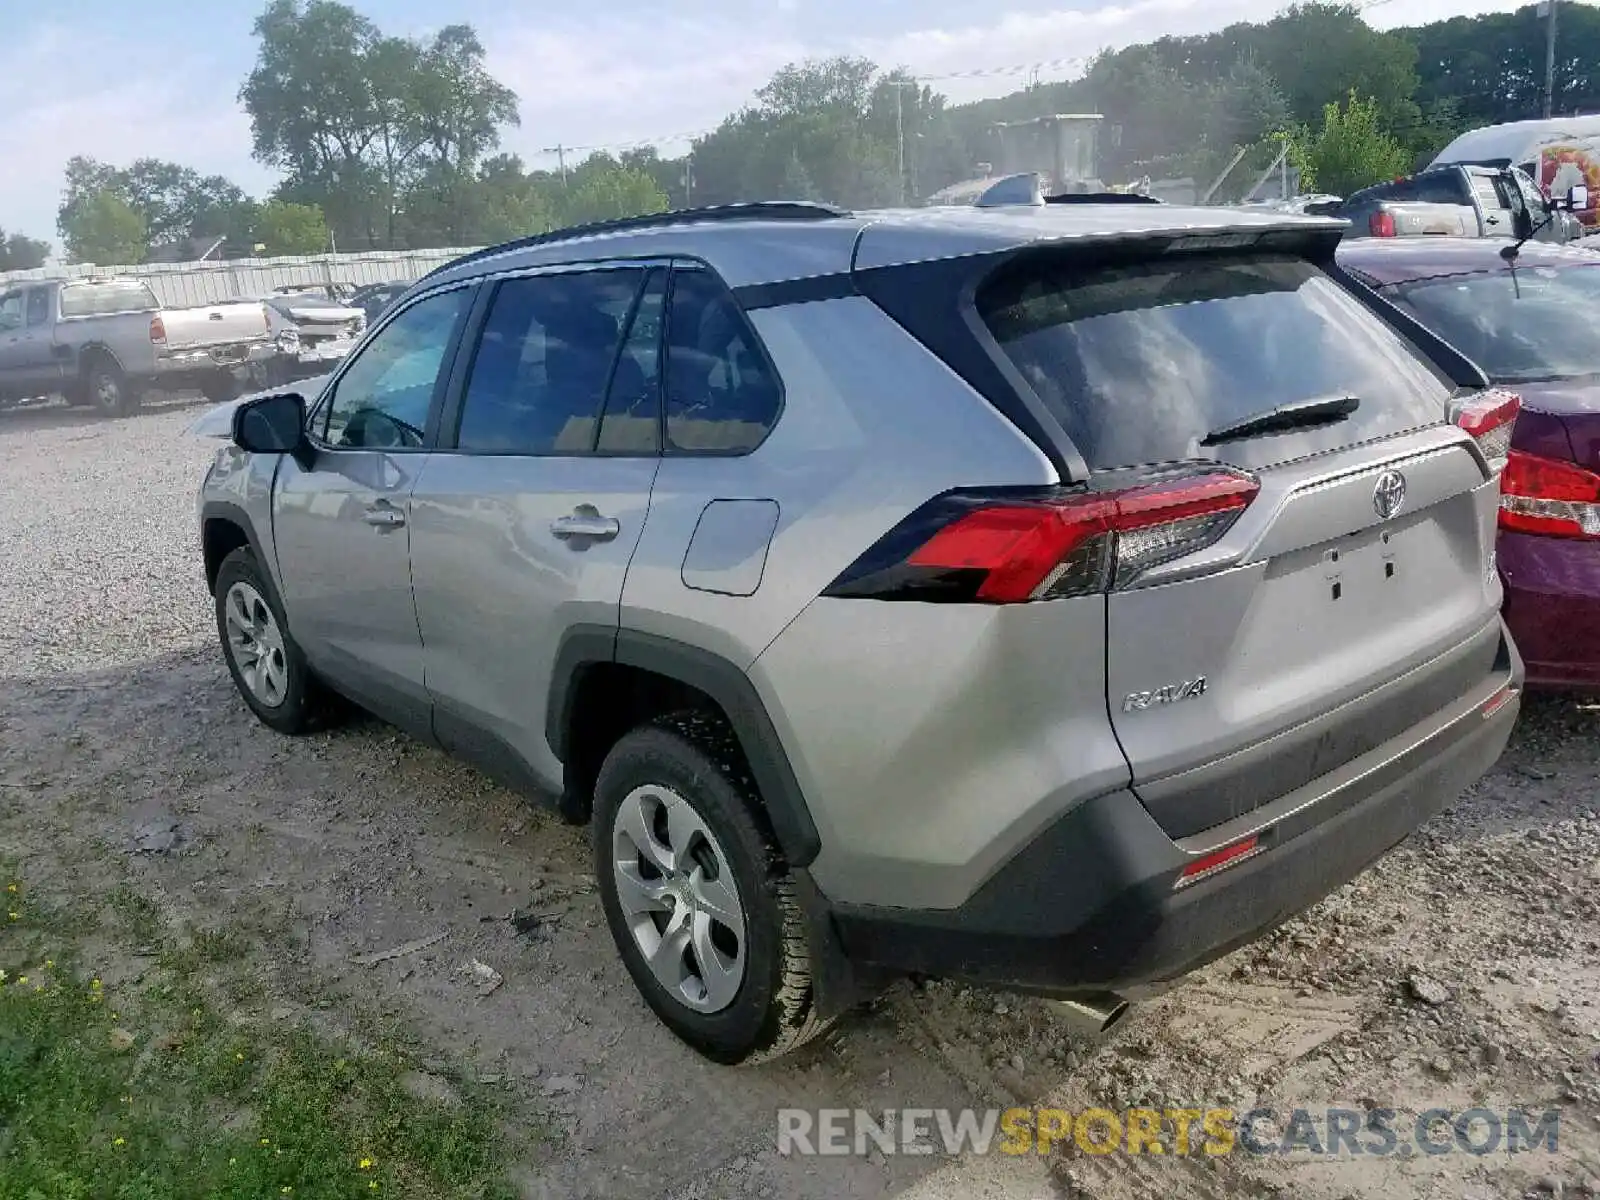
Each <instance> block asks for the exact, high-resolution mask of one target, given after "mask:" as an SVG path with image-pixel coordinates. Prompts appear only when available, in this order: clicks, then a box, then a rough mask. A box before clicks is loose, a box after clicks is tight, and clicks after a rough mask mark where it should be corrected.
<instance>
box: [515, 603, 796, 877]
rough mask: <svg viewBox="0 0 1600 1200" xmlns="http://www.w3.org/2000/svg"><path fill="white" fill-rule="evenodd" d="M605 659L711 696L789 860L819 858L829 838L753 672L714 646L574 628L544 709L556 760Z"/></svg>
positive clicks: (558, 657)
mask: <svg viewBox="0 0 1600 1200" xmlns="http://www.w3.org/2000/svg"><path fill="white" fill-rule="evenodd" d="M599 663H617V664H619V665H622V666H628V667H637V668H638V669H640V670H643V671H650V672H653V673H654V674H657V675H662V676H665V677H666V678H668V679H674V680H677V681H678V682H679V683H683V684H686V685H688V686H689V687H692V688H694V689H696V690H697V691H700V692H704V693H705V694H706V695H707V696H709V697H711V699H712V700H714V701H715V702H716V703H717V705H718V706H719V707H720V708H721V709H722V711H723V713H724V714H725V715H726V716H727V718H728V723H729V724H730V725H731V726H732V727H733V733H734V736H735V737H736V738H738V739H739V745H740V747H741V748H742V749H743V750H744V755H745V759H746V761H747V762H748V763H749V765H750V773H751V775H753V776H754V778H755V782H756V787H757V788H759V789H760V791H761V798H762V800H763V801H764V802H765V804H766V810H767V817H768V819H769V820H770V821H771V822H772V832H773V836H774V837H776V838H777V840H778V846H779V848H780V849H781V850H782V851H783V854H784V858H785V859H786V860H787V862H788V863H789V865H790V866H791V867H804V866H806V865H808V864H809V863H810V862H811V861H812V860H813V859H815V858H816V857H817V853H818V852H819V851H820V850H821V849H822V839H821V837H820V836H819V835H818V833H817V827H816V824H815V823H814V822H813V821H812V819H811V811H810V809H809V808H808V807H807V805H806V801H805V795H804V794H803V793H802V792H801V790H800V782H799V780H797V779H796V778H795V774H794V768H793V767H792V766H791V765H790V763H789V755H788V753H787V751H785V750H784V748H783V742H782V741H781V740H780V739H779V737H778V731H777V729H776V727H774V725H773V724H772V718H771V717H770V716H768V715H767V709H766V705H765V704H764V703H762V700H761V696H760V693H758V692H757V691H756V688H755V684H753V683H751V682H750V677H749V676H748V675H746V674H745V673H744V672H743V671H742V670H740V669H739V668H738V667H736V666H734V665H733V663H731V662H729V661H728V660H727V659H725V658H723V657H721V656H720V655H717V654H713V653H711V652H710V651H707V650H701V649H699V648H697V647H695V646H689V645H686V644H684V643H683V642H679V641H675V640H673V639H671V638H664V637H658V636H656V635H654V634H649V633H639V632H637V631H635V630H631V629H615V628H608V627H605V626H598V625H580V626H574V627H573V628H571V629H569V630H567V631H566V633H565V634H563V635H562V639H561V646H560V648H559V649H558V650H557V652H556V660H555V667H554V669H553V671H552V672H551V679H550V702H549V704H548V705H547V706H546V708H545V739H546V740H547V741H548V742H549V744H550V749H551V750H552V751H553V752H554V753H555V756H556V758H558V759H560V760H561V761H563V762H565V761H566V749H567V746H568V744H569V740H570V734H571V730H572V720H573V703H574V701H575V700H576V698H577V694H578V685H579V683H580V681H581V679H582V676H583V671H584V668H586V667H589V666H593V665H596V664H599Z"/></svg>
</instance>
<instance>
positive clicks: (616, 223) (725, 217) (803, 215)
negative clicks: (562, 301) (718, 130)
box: [418, 200, 850, 282]
mask: <svg viewBox="0 0 1600 1200" xmlns="http://www.w3.org/2000/svg"><path fill="white" fill-rule="evenodd" d="M849 215H850V212H849V210H848V209H843V208H835V207H834V206H833V205H831V204H814V203H812V202H811V201H809V200H753V201H750V202H748V203H742V204H713V205H708V206H707V207H705V208H679V209H673V210H672V211H670V212H663V213H651V214H649V215H647V216H640V217H617V218H615V219H613V220H609V221H592V222H589V223H588V224H585V225H569V226H567V227H566V228H565V229H552V230H551V231H550V232H549V233H536V234H533V235H531V236H529V237H523V238H516V239H514V240H512V241H509V242H501V243H499V244H498V245H494V246H486V247H484V248H483V249H482V250H477V251H474V252H473V253H471V254H466V255H463V256H462V257H460V258H456V259H452V260H451V261H450V262H447V263H445V264H444V265H443V266H441V267H435V268H434V269H433V270H431V271H429V272H428V273H427V274H426V275H424V276H423V277H422V278H423V279H431V278H433V277H434V276H435V275H438V274H441V273H442V272H444V271H450V270H453V269H455V268H456V267H459V266H462V265H463V264H465V263H471V262H477V261H479V260H480V259H485V258H489V257H491V256H493V255H496V254H505V253H508V252H510V251H512V250H524V249H527V248H528V247H530V246H545V245H549V244H551V243H553V242H566V241H570V240H572V239H573V238H580V237H590V236H592V235H594V234H600V233H622V232H626V231H627V230H630V229H654V228H657V227H659V226H663V225H684V224H690V223H695V224H698V223H700V222H703V221H823V220H828V219H830V218H833V217H848V216H849ZM418 282H420V280H419V281H418Z"/></svg>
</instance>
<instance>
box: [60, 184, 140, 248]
mask: <svg viewBox="0 0 1600 1200" xmlns="http://www.w3.org/2000/svg"><path fill="white" fill-rule="evenodd" d="M60 232H61V239H62V241H64V242H65V243H66V247H67V253H68V254H69V255H70V256H71V258H72V261H73V262H78V263H95V264H96V265H98V266H104V267H110V266H131V265H134V264H137V263H142V262H143V261H144V260H145V254H146V247H147V246H148V244H149V232H150V231H149V228H148V227H147V226H146V225H145V221H144V218H143V217H141V216H140V215H139V214H138V213H137V212H135V211H134V209H133V207H132V206H131V205H129V204H128V202H127V201H126V200H124V199H123V198H122V197H121V196H119V195H118V194H117V193H116V192H115V191H114V190H112V189H110V188H105V189H102V190H100V191H98V192H94V193H92V194H90V195H85V196H81V197H79V198H78V202H77V203H76V204H74V205H73V207H72V210H71V211H70V212H65V213H64V214H63V216H62V218H61V228H60Z"/></svg>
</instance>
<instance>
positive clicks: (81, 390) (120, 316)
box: [0, 278, 275, 416]
mask: <svg viewBox="0 0 1600 1200" xmlns="http://www.w3.org/2000/svg"><path fill="white" fill-rule="evenodd" d="M274 353H275V347H274V345H273V342H272V337H271V333H270V327H269V323H268V320H267V314H266V311H265V309H264V308H263V306H262V305H261V304H260V303H259V302H257V301H234V302H228V303H224V304H211V305H205V306H202V307H199V308H163V307H162V306H161V304H160V302H159V301H158V300H157V299H156V296H155V293H154V292H152V291H151V290H150V288H149V286H148V285H147V284H144V283H141V282H140V281H139V280H137V279H125V278H110V279H82V280H77V279H74V280H45V281H40V282H37V283H22V284H16V285H13V286H11V287H10V288H8V289H6V290H4V291H0V405H3V404H5V403H7V402H10V401H16V400H23V399H29V398H31V397H35V396H43V395H49V394H52V393H60V394H61V395H62V396H64V397H65V398H66V400H67V402H68V403H69V404H79V405H88V406H91V407H93V408H95V409H96V410H98V411H100V412H101V413H103V414H105V415H107V416H114V415H118V414H121V413H126V412H129V411H131V410H133V409H134V408H136V407H137V406H138V403H139V397H140V395H141V394H142V393H143V392H146V391H150V390H159V391H183V390H187V389H198V390H199V391H201V392H203V393H204V394H205V395H206V396H207V397H208V398H210V399H212V400H218V401H222V400H228V399H231V398H232V397H233V396H235V395H237V394H238V391H239V383H240V375H241V374H242V373H245V372H247V371H248V370H249V369H250V368H251V366H252V364H264V363H265V362H267V361H268V360H270V359H271V358H272V356H273V354H274Z"/></svg>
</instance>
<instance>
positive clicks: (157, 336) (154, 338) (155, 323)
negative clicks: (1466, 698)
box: [150, 317, 167, 346]
mask: <svg viewBox="0 0 1600 1200" xmlns="http://www.w3.org/2000/svg"><path fill="white" fill-rule="evenodd" d="M150 344H151V345H153V346H165V345H166V344H167V325H166V322H165V321H163V320H162V319H161V318H160V317H151V318H150Z"/></svg>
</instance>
